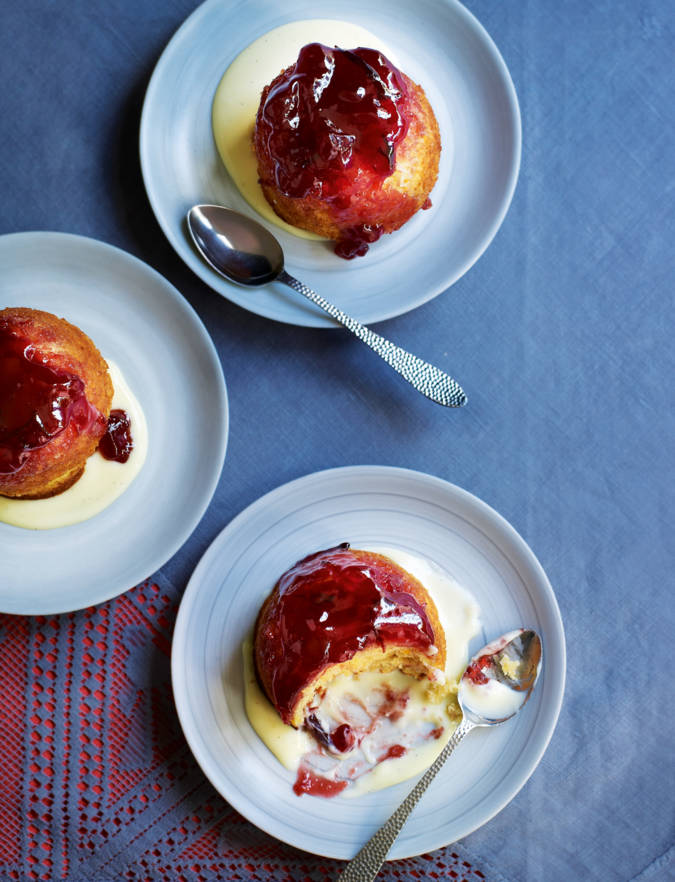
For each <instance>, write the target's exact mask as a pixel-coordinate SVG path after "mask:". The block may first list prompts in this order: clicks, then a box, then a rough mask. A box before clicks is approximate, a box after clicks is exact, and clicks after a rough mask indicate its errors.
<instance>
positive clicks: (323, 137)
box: [262, 43, 408, 199]
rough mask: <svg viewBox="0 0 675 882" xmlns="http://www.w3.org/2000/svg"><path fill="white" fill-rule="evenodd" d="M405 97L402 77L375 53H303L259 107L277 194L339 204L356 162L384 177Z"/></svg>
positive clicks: (402, 128)
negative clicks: (348, 173) (344, 182)
mask: <svg viewBox="0 0 675 882" xmlns="http://www.w3.org/2000/svg"><path fill="white" fill-rule="evenodd" d="M406 95H407V89H406V85H405V82H404V80H403V77H402V75H401V73H400V71H399V70H397V68H395V67H394V65H393V64H392V63H391V62H390V61H388V60H387V58H385V56H384V55H382V53H380V52H378V51H377V50H375V49H363V48H359V49H353V50H350V49H337V48H336V49H330V48H329V47H328V46H322V45H321V43H310V44H309V45H308V46H305V47H304V48H302V49H301V50H300V55H299V56H298V60H297V62H296V63H295V65H294V66H293V67H291V68H289V69H288V70H287V71H286V72H285V74H284V75H283V77H282V78H281V79H280V80H279V81H278V82H277V83H276V85H275V86H274V87H273V88H272V89H270V91H269V93H268V95H267V99H266V101H265V104H264V106H263V108H262V120H263V124H264V125H265V129H266V135H267V137H266V142H267V147H268V150H269V152H270V155H271V156H272V159H273V160H274V162H275V172H276V182H277V185H278V187H279V189H280V190H281V191H282V192H283V193H285V194H286V195H287V196H296V197H303V196H306V195H307V194H308V193H310V192H311V191H312V190H318V191H319V192H320V193H321V194H322V195H323V196H324V197H325V198H334V199H339V198H340V194H341V191H342V187H341V182H342V178H343V176H344V170H345V169H346V168H349V166H351V165H352V163H354V162H358V164H359V165H361V166H365V167H367V168H369V169H370V170H371V171H373V172H375V173H376V174H377V175H379V176H380V177H381V178H382V179H384V178H386V177H388V176H389V175H390V174H391V173H392V172H393V170H394V165H395V147H396V143H397V142H398V141H399V140H400V139H401V138H403V137H404V136H405V133H406V131H407V128H408V124H407V121H406V120H405V118H404V117H403V116H402V115H401V114H400V113H399V106H398V105H399V102H400V101H401V99H402V98H404V97H405V96H406Z"/></svg>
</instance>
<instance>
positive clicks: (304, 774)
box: [293, 765, 347, 798]
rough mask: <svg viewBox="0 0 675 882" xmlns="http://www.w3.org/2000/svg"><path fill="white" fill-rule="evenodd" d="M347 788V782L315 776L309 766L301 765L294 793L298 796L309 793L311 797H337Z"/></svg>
mask: <svg viewBox="0 0 675 882" xmlns="http://www.w3.org/2000/svg"><path fill="white" fill-rule="evenodd" d="M346 786H347V781H331V780H330V779H329V778H322V777H321V776H320V775H315V774H314V772H312V771H311V770H310V769H308V768H307V766H304V765H301V766H300V768H299V769H298V777H297V778H296V779H295V784H294V785H293V792H294V793H295V794H296V795H297V796H302V794H303V793H308V794H309V795H310V796H324V797H326V798H328V797H331V796H337V795H338V793H341V792H342V791H343V790H344V789H345V787H346Z"/></svg>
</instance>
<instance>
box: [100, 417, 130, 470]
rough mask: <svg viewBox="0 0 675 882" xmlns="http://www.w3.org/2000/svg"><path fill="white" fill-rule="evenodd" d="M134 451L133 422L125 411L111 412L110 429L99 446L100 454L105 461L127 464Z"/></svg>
mask: <svg viewBox="0 0 675 882" xmlns="http://www.w3.org/2000/svg"><path fill="white" fill-rule="evenodd" d="M133 449H134V442H133V438H132V437H131V420H130V419H129V414H128V413H127V412H126V411H125V410H111V411H110V416H109V417H108V428H107V429H106V433H105V435H104V436H103V437H102V438H101V440H100V441H99V444H98V452H99V453H100V454H101V456H102V457H103V458H104V459H112V460H114V461H115V462H126V461H127V460H128V459H129V456H130V455H131V451H132V450H133Z"/></svg>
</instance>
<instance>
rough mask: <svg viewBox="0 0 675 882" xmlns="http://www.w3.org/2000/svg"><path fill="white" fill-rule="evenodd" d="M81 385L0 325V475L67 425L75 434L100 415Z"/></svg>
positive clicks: (14, 467)
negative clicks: (73, 428)
mask: <svg viewBox="0 0 675 882" xmlns="http://www.w3.org/2000/svg"><path fill="white" fill-rule="evenodd" d="M84 389H85V387H84V382H83V381H82V380H81V379H80V377H78V376H76V375H75V374H71V373H68V372H66V371H62V370H56V369H54V368H52V367H50V366H49V364H48V359H47V358H46V357H45V356H43V355H40V353H39V352H37V351H36V350H35V348H34V347H33V346H32V344H31V343H30V342H29V341H28V340H25V339H22V338H21V337H18V336H16V335H15V334H13V333H12V332H11V331H10V330H8V329H7V328H4V327H0V474H10V473H12V472H17V471H18V470H19V469H20V468H21V467H22V466H23V464H24V463H25V461H26V459H27V458H28V456H29V455H30V453H31V451H33V450H37V449H38V448H40V447H44V446H45V445H46V444H48V443H49V442H50V441H52V440H53V439H54V438H56V437H57V436H58V435H60V434H61V432H63V431H65V430H66V429H67V428H68V426H71V425H73V426H75V427H76V429H77V432H78V434H81V433H82V432H86V431H87V430H88V429H89V428H90V427H91V426H92V425H93V424H94V422H96V420H99V419H101V420H102V419H103V417H102V415H101V414H100V413H99V411H98V410H97V409H96V408H95V407H93V406H92V405H91V404H89V402H88V401H87V398H86V396H85V393H84Z"/></svg>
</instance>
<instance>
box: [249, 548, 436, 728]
mask: <svg viewBox="0 0 675 882" xmlns="http://www.w3.org/2000/svg"><path fill="white" fill-rule="evenodd" d="M412 578H413V577H411V576H410V575H409V574H408V573H407V572H406V571H405V570H403V569H402V568H400V567H399V566H397V565H396V564H395V563H393V561H391V560H390V559H388V558H386V557H383V556H381V555H378V554H373V553H370V552H366V551H352V550H350V548H349V546H348V545H347V544H344V545H340V546H337V547H336V548H331V549H328V550H326V551H320V552H318V553H316V554H312V555H310V556H309V557H306V558H304V559H303V560H301V561H299V562H298V563H297V564H295V566H293V567H291V568H290V569H289V570H287V572H286V573H284V575H283V576H282V577H281V579H280V580H279V582H278V583H277V587H276V591H275V593H274V595H273V597H272V599H271V601H270V602H269V603H268V604H267V606H266V608H265V609H264V611H263V619H262V620H261V622H260V623H259V633H258V636H257V639H256V663H257V666H258V671H259V672H260V671H263V670H264V672H265V674H266V675H267V676H264V675H261V677H262V679H263V681H264V682H266V683H267V684H268V686H269V691H270V692H271V694H270V695H269V697H270V699H271V700H272V702H273V704H274V705H275V707H276V708H277V710H278V712H279V714H280V716H281V718H282V720H284V722H289V720H290V718H291V715H292V709H293V707H294V705H295V702H296V701H297V698H298V696H299V694H300V692H301V691H302V689H303V688H304V687H305V686H306V685H307V684H308V683H309V682H311V681H312V680H314V678H315V677H317V676H318V675H319V674H320V673H321V672H322V671H323V670H325V668H327V667H328V666H329V665H332V664H338V663H340V662H344V661H347V660H348V659H350V658H352V657H353V656H354V654H355V653H356V652H358V651H359V650H361V649H365V648H366V647H369V646H373V645H376V646H380V647H381V648H383V649H384V648H385V647H386V646H387V645H389V644H396V645H398V646H408V647H413V648H416V649H419V650H421V651H423V652H428V651H429V650H430V649H431V647H432V646H433V645H434V633H433V629H432V626H431V624H430V622H429V619H428V617H427V614H426V612H425V610H424V607H423V606H422V605H421V604H420V603H419V602H418V601H417V600H416V598H415V597H414V595H413V594H412V593H411V584H412V581H411V580H412Z"/></svg>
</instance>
